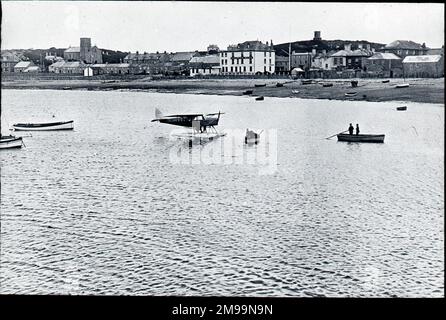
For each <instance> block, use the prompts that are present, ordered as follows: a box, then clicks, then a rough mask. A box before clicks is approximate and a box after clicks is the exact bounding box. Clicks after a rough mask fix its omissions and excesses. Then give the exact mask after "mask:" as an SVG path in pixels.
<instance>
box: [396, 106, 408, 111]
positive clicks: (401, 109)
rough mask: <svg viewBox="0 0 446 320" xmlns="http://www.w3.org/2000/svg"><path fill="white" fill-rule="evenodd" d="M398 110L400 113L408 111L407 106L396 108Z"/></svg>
mask: <svg viewBox="0 0 446 320" xmlns="http://www.w3.org/2000/svg"><path fill="white" fill-rule="evenodd" d="M396 110H398V111H406V110H407V106H404V107H396Z"/></svg>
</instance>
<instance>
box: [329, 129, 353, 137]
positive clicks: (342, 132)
mask: <svg viewBox="0 0 446 320" xmlns="http://www.w3.org/2000/svg"><path fill="white" fill-rule="evenodd" d="M347 131H348V129H347V130H345V131H342V132H339V133H335V134H334V135H332V136H329V137H327V138H325V139H331V138H333V137H334V136H337V135H338V134H341V133H345V132H347Z"/></svg>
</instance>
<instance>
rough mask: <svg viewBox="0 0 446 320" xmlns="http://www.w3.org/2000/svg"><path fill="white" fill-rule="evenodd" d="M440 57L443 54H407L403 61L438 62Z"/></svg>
mask: <svg viewBox="0 0 446 320" xmlns="http://www.w3.org/2000/svg"><path fill="white" fill-rule="evenodd" d="M440 59H441V55H424V56H407V57H405V58H404V60H403V63H432V62H438V61H440Z"/></svg>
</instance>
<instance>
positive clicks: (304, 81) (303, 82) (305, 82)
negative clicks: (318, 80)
mask: <svg viewBox="0 0 446 320" xmlns="http://www.w3.org/2000/svg"><path fill="white" fill-rule="evenodd" d="M301 82H302V84H312V83H313V80H311V79H310V80H302V81H301Z"/></svg>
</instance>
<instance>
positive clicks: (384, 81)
mask: <svg viewBox="0 0 446 320" xmlns="http://www.w3.org/2000/svg"><path fill="white" fill-rule="evenodd" d="M389 82H390V80H389V79H387V80H383V81H382V83H389Z"/></svg>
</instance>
